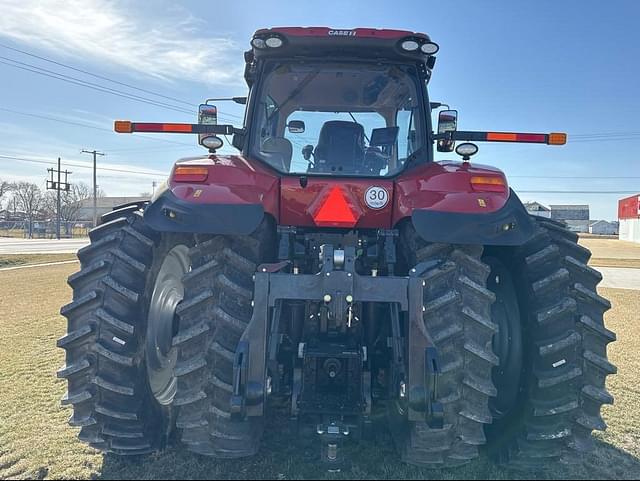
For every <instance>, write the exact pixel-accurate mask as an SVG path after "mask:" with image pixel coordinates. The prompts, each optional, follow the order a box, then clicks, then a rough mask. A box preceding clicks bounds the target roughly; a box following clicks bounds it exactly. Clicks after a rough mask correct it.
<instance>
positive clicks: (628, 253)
mask: <svg viewBox="0 0 640 481" xmlns="http://www.w3.org/2000/svg"><path fill="white" fill-rule="evenodd" d="M580 245H582V246H584V247H586V248H587V249H589V250H591V252H592V253H593V257H592V258H591V262H590V265H592V266H594V267H635V268H640V244H636V243H634V242H626V241H621V240H618V239H601V238H600V239H596V238H584V237H580Z"/></svg>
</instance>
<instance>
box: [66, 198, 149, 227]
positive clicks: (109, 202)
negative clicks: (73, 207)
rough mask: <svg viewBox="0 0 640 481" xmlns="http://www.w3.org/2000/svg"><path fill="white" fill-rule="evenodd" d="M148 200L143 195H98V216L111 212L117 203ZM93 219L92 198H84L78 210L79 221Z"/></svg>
mask: <svg viewBox="0 0 640 481" xmlns="http://www.w3.org/2000/svg"><path fill="white" fill-rule="evenodd" d="M144 200H149V199H148V198H144V197H98V200H97V204H98V205H97V211H98V218H99V217H100V216H101V215H102V214H106V213H107V212H111V211H112V210H113V208H114V207H117V206H119V205H124V204H128V203H130V202H139V201H144ZM92 219H93V199H85V200H83V201H82V206H81V207H80V210H79V212H78V219H77V220H79V221H90V220H92Z"/></svg>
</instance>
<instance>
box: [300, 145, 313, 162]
mask: <svg viewBox="0 0 640 481" xmlns="http://www.w3.org/2000/svg"><path fill="white" fill-rule="evenodd" d="M312 154H313V145H305V146H304V147H303V148H302V156H303V157H304V160H311V155H312Z"/></svg>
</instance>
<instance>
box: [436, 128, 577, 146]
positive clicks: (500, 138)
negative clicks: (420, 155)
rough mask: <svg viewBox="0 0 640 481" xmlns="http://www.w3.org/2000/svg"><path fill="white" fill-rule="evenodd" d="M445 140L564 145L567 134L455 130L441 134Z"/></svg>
mask: <svg viewBox="0 0 640 481" xmlns="http://www.w3.org/2000/svg"><path fill="white" fill-rule="evenodd" d="M441 135H444V136H446V137H444V138H445V139H446V140H464V141H467V142H520V143H528V144H547V145H564V144H566V143H567V134H564V133H560V132H553V133H550V134H530V133H523V132H473V131H466V132H465V131H462V130H456V131H454V132H446V133H445V134H441Z"/></svg>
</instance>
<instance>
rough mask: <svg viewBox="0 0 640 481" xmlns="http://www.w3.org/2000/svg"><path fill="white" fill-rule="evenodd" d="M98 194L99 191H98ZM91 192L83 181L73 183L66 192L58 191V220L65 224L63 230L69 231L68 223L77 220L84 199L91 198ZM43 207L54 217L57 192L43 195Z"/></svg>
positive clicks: (56, 207) (56, 213) (56, 205)
mask: <svg viewBox="0 0 640 481" xmlns="http://www.w3.org/2000/svg"><path fill="white" fill-rule="evenodd" d="M98 194H100V192H98ZM92 196H93V193H92V191H91V188H90V187H89V186H88V185H87V184H85V183H84V182H79V183H77V184H73V185H72V186H71V189H69V191H68V192H64V191H63V192H61V193H60V220H61V221H62V222H63V223H64V224H65V232H66V233H67V235H69V233H70V224H71V223H73V222H74V221H77V220H78V214H79V213H80V210H81V209H82V208H83V207H85V206H84V201H86V200H88V199H91V197H92ZM44 209H45V210H46V212H47V215H48V216H50V217H52V218H55V217H56V216H57V215H58V212H57V209H58V193H57V192H55V191H51V190H50V191H49V192H47V194H46V196H45V205H44Z"/></svg>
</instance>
